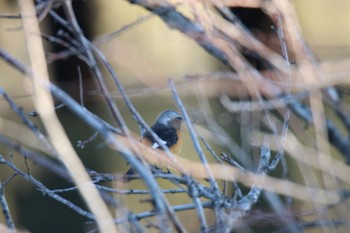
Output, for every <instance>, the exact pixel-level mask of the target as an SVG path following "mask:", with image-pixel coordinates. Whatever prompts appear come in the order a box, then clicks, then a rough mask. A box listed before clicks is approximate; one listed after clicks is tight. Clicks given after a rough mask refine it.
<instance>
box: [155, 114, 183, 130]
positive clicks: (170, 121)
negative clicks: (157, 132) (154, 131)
mask: <svg viewBox="0 0 350 233" xmlns="http://www.w3.org/2000/svg"><path fill="white" fill-rule="evenodd" d="M156 122H157V123H159V124H163V125H166V126H168V127H172V128H175V129H181V124H182V116H180V114H179V113H177V112H176V111H174V110H165V111H163V112H161V113H160V114H159V116H158V117H157V120H156Z"/></svg>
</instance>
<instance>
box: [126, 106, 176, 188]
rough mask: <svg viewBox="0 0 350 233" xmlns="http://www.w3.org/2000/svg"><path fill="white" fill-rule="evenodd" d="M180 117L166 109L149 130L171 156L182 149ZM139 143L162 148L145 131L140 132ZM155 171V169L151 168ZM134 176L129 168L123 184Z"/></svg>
mask: <svg viewBox="0 0 350 233" xmlns="http://www.w3.org/2000/svg"><path fill="white" fill-rule="evenodd" d="M181 125H182V117H181V116H180V114H179V113H177V112H176V111H174V110H171V109H168V110H165V111H163V112H161V113H160V114H159V115H158V117H157V119H156V121H155V123H154V124H153V125H152V126H151V129H152V130H153V131H154V133H155V134H157V135H158V137H159V138H160V139H161V141H160V143H161V144H163V145H164V146H166V147H168V148H169V150H170V151H171V152H172V153H173V154H177V155H178V154H180V153H181V149H182V138H181V136H182V135H181ZM141 136H142V138H141V140H140V142H141V143H142V144H144V145H146V146H149V147H152V148H153V149H161V150H162V146H161V145H159V143H158V142H157V141H156V140H155V139H154V138H153V137H152V135H151V134H150V133H149V132H148V131H146V130H145V129H142V130H141ZM152 168H155V169H157V167H152ZM133 174H135V172H134V170H133V169H132V168H130V169H129V170H128V171H127V172H126V173H125V174H124V176H123V180H124V181H125V182H128V181H131V180H133V179H132V178H128V176H130V175H133Z"/></svg>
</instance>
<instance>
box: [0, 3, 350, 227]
mask: <svg viewBox="0 0 350 233" xmlns="http://www.w3.org/2000/svg"><path fill="white" fill-rule="evenodd" d="M294 4H295V9H296V12H297V14H298V17H299V21H300V25H301V28H302V31H303V35H304V37H305V39H306V41H307V43H308V44H309V46H310V47H311V48H312V50H313V52H314V53H315V54H316V55H317V57H318V58H319V59H320V60H321V61H325V60H337V59H342V58H347V57H349V56H350V27H349V22H350V14H349V12H350V2H349V1H348V0H318V1H314V0H295V1H294ZM73 5H74V7H75V10H76V14H77V16H78V20H79V23H80V25H81V27H82V28H83V30H84V34H85V35H86V36H87V37H88V38H90V39H91V40H92V41H93V42H94V43H95V45H96V46H97V47H98V48H99V49H101V51H102V52H103V53H104V54H105V56H106V57H107V59H108V61H109V62H110V63H111V65H112V66H113V69H114V70H115V72H116V73H117V75H118V77H119V79H120V80H121V82H122V83H123V85H124V87H125V89H126V90H127V92H128V93H129V96H130V98H131V100H132V101H133V103H134V104H135V106H136V108H137V110H138V111H139V112H140V113H141V115H142V116H143V117H144V119H145V120H146V121H147V122H148V123H149V124H152V123H153V121H154V119H155V118H156V116H157V115H158V114H159V112H161V111H162V110H164V109H168V108H173V109H177V108H176V105H175V103H174V100H173V99H172V96H171V93H170V91H169V88H168V80H169V79H173V80H174V81H175V83H176V87H177V89H178V91H179V93H180V96H181V97H182V100H183V101H184V102H185V104H186V107H187V108H188V110H189V111H190V112H192V113H193V114H192V116H193V118H194V119H193V120H194V121H195V122H196V123H198V127H199V129H200V130H201V134H202V135H204V136H207V139H208V140H209V142H210V143H211V144H212V145H213V146H214V148H215V149H218V148H217V147H215V140H214V139H213V138H210V134H209V132H208V130H207V129H206V128H205V127H201V124H200V123H201V121H202V120H203V119H202V118H203V116H201V115H196V114H195V113H196V112H198V110H200V111H199V112H202V113H205V114H206V116H207V117H209V118H212V119H215V120H216V121H217V122H218V123H219V124H220V126H221V127H223V128H225V130H226V133H227V134H228V135H230V136H231V137H232V138H233V139H234V140H235V141H236V142H237V143H238V144H239V145H241V146H242V147H243V146H244V145H246V146H247V145H248V144H249V143H248V142H247V141H245V139H244V137H242V135H244V134H243V133H242V132H241V131H240V130H239V129H238V123H239V125H240V126H239V127H244V124H249V122H244V121H243V120H242V118H241V117H235V116H233V115H230V114H228V113H227V112H226V111H224V110H223V109H222V106H221V105H220V104H219V101H218V98H217V97H218V94H219V93H220V92H222V91H224V92H227V93H229V94H232V95H233V96H234V95H235V93H236V92H237V91H239V90H238V89H239V88H238V87H235V86H227V85H226V83H225V82H224V81H222V83H219V84H217V83H211V82H209V81H208V82H205V83H204V84H203V82H202V83H200V82H196V81H191V82H188V80H189V79H188V76H191V75H204V74H207V73H209V72H214V71H225V70H227V68H226V67H225V66H224V65H223V64H222V63H220V62H219V61H217V60H216V59H215V58H213V57H212V56H211V55H209V54H208V53H207V52H206V51H204V50H203V49H202V48H201V47H199V46H198V45H197V44H196V43H195V42H193V41H192V40H191V39H190V38H188V37H186V36H185V35H183V34H182V33H180V32H178V31H176V30H172V29H170V28H169V27H168V26H166V25H165V24H164V23H163V22H162V21H161V20H160V19H159V18H158V17H157V16H150V13H149V12H148V11H146V10H144V9H143V8H141V7H139V6H136V5H131V4H129V3H128V2H127V1H122V0H117V1H110V0H88V1H74V3H73ZM235 10H236V13H237V15H239V16H240V17H241V19H242V21H245V20H246V21H245V23H246V25H247V26H248V27H250V28H252V29H253V30H254V31H257V32H258V31H259V32H261V33H267V34H268V33H269V31H271V28H270V27H269V23H268V20H267V21H264V20H266V17H265V18H264V14H263V13H262V12H261V11H259V10H252V9H235ZM8 15H12V16H18V15H19V10H18V5H17V2H16V1H10V0H1V1H0V16H8ZM140 19H143V20H142V21H140V22H139V23H137V24H135V25H133V26H131V27H129V28H126V29H124V30H120V29H121V28H123V27H124V26H126V25H129V24H131V23H133V22H137V21H139V20H140ZM41 27H42V30H43V32H44V33H45V34H47V35H58V34H59V33H62V32H60V29H59V25H57V24H56V23H55V22H53V21H52V20H50V17H47V18H45V19H44V20H43V21H42V22H41ZM117 30H120V31H119V32H118V33H117V35H116V36H107V35H110V33H113V32H116V31H117ZM267 43H268V40H267ZM271 43H272V42H271ZM25 46H26V45H25V40H24V37H23V31H22V26H21V20H20V19H19V18H8V17H1V18H0V47H1V48H4V49H6V50H7V51H8V52H9V53H10V54H12V55H13V56H15V57H16V58H17V59H19V60H20V61H22V62H24V63H28V60H27V54H26V47H25ZM45 46H47V51H48V52H49V53H48V54H47V56H48V61H49V62H50V63H49V69H50V77H51V80H52V81H53V82H55V83H56V84H57V85H59V86H60V87H61V88H62V89H64V90H65V91H67V92H68V93H69V94H70V95H72V96H73V97H75V98H76V99H78V98H79V81H78V77H79V71H78V69H77V67H80V69H81V75H82V78H83V87H84V104H85V106H86V107H87V108H88V109H89V110H91V111H92V112H94V113H96V114H97V115H99V116H101V117H102V118H103V119H105V120H106V121H108V122H111V123H113V119H111V118H110V115H109V113H108V111H107V108H106V105H105V103H104V101H103V99H102V97H101V95H100V94H99V92H98V90H97V86H96V84H95V81H94V80H93V78H92V77H91V74H90V73H89V70H88V69H87V67H86V66H85V65H84V64H83V63H82V62H81V61H79V60H78V59H77V58H74V57H71V58H67V59H65V60H59V61H55V57H54V56H51V55H52V54H54V53H55V52H57V51H59V50H60V47H59V46H57V45H53V43H49V42H46V44H45ZM0 76H1V78H0V87H2V88H3V89H4V90H5V91H6V92H7V94H8V95H10V97H11V98H13V100H15V101H16V103H17V105H19V106H21V107H22V108H23V109H24V111H26V112H30V111H33V110H34V109H33V104H32V99H31V90H30V86H29V84H28V83H27V82H26V80H25V79H24V77H23V76H22V74H20V73H18V72H17V71H15V70H14V69H12V68H11V67H10V66H8V65H7V64H6V63H5V62H4V61H2V60H0ZM106 82H107V83H108V82H110V85H109V86H110V87H111V88H115V85H114V84H113V83H112V81H111V80H108V79H107V80H106ZM111 91H112V92H113V93H114V97H115V100H116V102H117V104H118V107H119V108H120V109H121V111H122V114H123V116H124V117H125V119H126V120H127V124H128V126H129V128H130V129H131V130H133V131H134V132H136V133H139V128H138V125H137V124H136V123H135V121H134V120H133V119H132V118H131V115H130V113H129V111H128V110H127V108H126V107H125V105H124V103H123V101H122V100H121V97H120V95H119V92H118V91H117V90H116V89H111ZM57 104H59V103H57ZM57 114H58V115H59V117H60V120H61V121H62V124H63V125H64V127H65V129H66V132H67V134H68V135H69V137H70V139H71V142H72V144H73V145H75V148H76V150H77V152H78V153H79V155H80V157H81V159H82V161H83V162H84V164H85V165H86V167H88V168H89V169H92V170H96V171H98V172H103V173H118V174H122V173H123V172H125V171H126V170H128V166H127V165H126V162H125V161H123V160H120V159H119V157H118V156H116V155H115V154H112V153H111V152H110V150H108V148H107V147H106V145H105V144H104V143H103V142H102V141H101V140H99V139H97V140H94V141H93V142H91V143H89V144H87V145H86V146H85V147H84V148H78V147H77V146H76V145H77V142H78V141H79V140H86V139H87V138H88V137H90V136H91V135H92V134H93V131H91V130H90V129H89V128H88V127H86V125H84V123H83V122H81V121H80V120H79V119H77V118H75V117H74V116H73V114H72V113H71V112H70V111H69V110H67V109H65V108H61V109H59V110H57ZM0 117H1V118H4V119H11V120H15V121H17V122H18V123H20V122H21V120H20V119H19V118H18V117H17V116H16V115H15V114H14V113H13V111H12V110H11V109H10V108H9V106H8V104H7V102H6V101H4V99H2V98H0ZM33 121H34V122H35V123H37V124H38V125H39V126H40V121H39V120H38V119H35V118H34V119H33ZM0 128H1V126H0ZM0 132H1V131H0ZM22 136H26V137H28V138H25V139H22V141H26V140H27V141H28V145H31V143H32V141H31V140H32V139H31V138H30V136H28V135H26V134H25V135H22V134H21V132H18V137H22ZM33 137H34V136H33ZM185 137H186V140H185V145H184V146H185V148H184V149H183V151H185V154H186V156H187V155H195V153H192V152H193V151H194V150H193V147H192V143H191V141H190V139H189V136H188V134H187V133H186V132H185ZM247 147H248V146H247ZM218 150H219V149H218ZM0 153H1V154H2V155H6V156H12V159H13V161H16V164H18V165H19V167H21V168H22V169H23V170H26V164H25V161H24V159H23V157H22V156H20V155H18V154H16V153H15V152H14V151H8V149H7V148H6V147H5V146H3V145H0ZM191 159H192V160H198V158H197V157H195V156H193V157H192V158H191ZM28 166H29V167H30V173H31V174H32V175H33V176H34V177H36V178H37V179H39V180H40V181H42V182H43V183H44V184H45V185H46V186H47V187H49V188H51V189H59V188H68V187H71V185H72V184H70V183H67V182H66V181H64V180H63V179H60V178H58V177H57V176H56V175H54V174H53V173H51V172H50V171H47V170H44V169H42V168H41V167H39V166H36V165H35V164H33V163H30V162H29V165H28ZM11 174H13V172H12V171H10V170H9V169H7V168H6V169H5V167H4V166H0V180H1V181H2V182H5V181H6V179H7V178H8V177H9V176H10V175H11ZM292 175H293V174H292ZM131 185H133V187H135V188H141V187H142V183H141V182H134V183H133V184H131ZM5 192H6V197H7V199H8V201H9V206H10V208H11V213H12V214H13V217H14V221H15V223H16V225H17V226H18V227H19V228H23V229H27V230H29V231H31V232H52V233H54V232H85V231H86V229H88V228H89V226H88V225H87V224H85V223H84V221H85V219H83V218H82V217H80V216H78V215H76V214H75V213H72V211H71V210H69V209H68V208H67V207H66V206H63V205H61V204H59V203H57V202H55V201H54V200H52V199H50V198H48V197H43V196H42V194H41V193H40V191H38V190H36V189H35V188H34V186H33V185H31V184H29V183H28V182H26V181H24V180H23V179H22V178H21V177H15V178H14V180H13V181H11V182H10V183H9V184H8V185H7V186H6V187H5ZM62 196H64V197H66V198H69V199H70V200H73V201H74V202H75V203H78V205H81V206H84V204H83V203H82V201H81V199H80V197H79V195H77V193H76V192H70V193H64V194H63V195H62ZM169 196H171V195H169ZM180 197H181V198H180ZM143 198H145V196H137V195H135V196H133V197H132V198H129V199H127V200H125V202H129V203H130V204H131V205H134V207H133V208H135V211H137V212H140V211H143V210H147V208H149V206H148V204H142V205H140V204H139V201H138V200H139V199H143ZM182 198H184V199H186V198H187V197H186V195H185V194H184V195H177V196H176V198H175V197H169V199H170V200H171V202H172V203H173V204H175V203H183V202H184V199H182ZM38 213H45V214H44V215H42V214H38ZM189 214H190V212H183V213H181V214H180V215H179V216H180V218H182V220H184V221H186V220H187V221H188V224H189V225H191V223H192V222H193V219H192V218H189V217H188V216H191V215H189ZM0 222H4V221H3V219H2V216H1V217H0ZM196 230H198V229H197V228H196V226H194V228H193V230H192V231H196Z"/></svg>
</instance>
